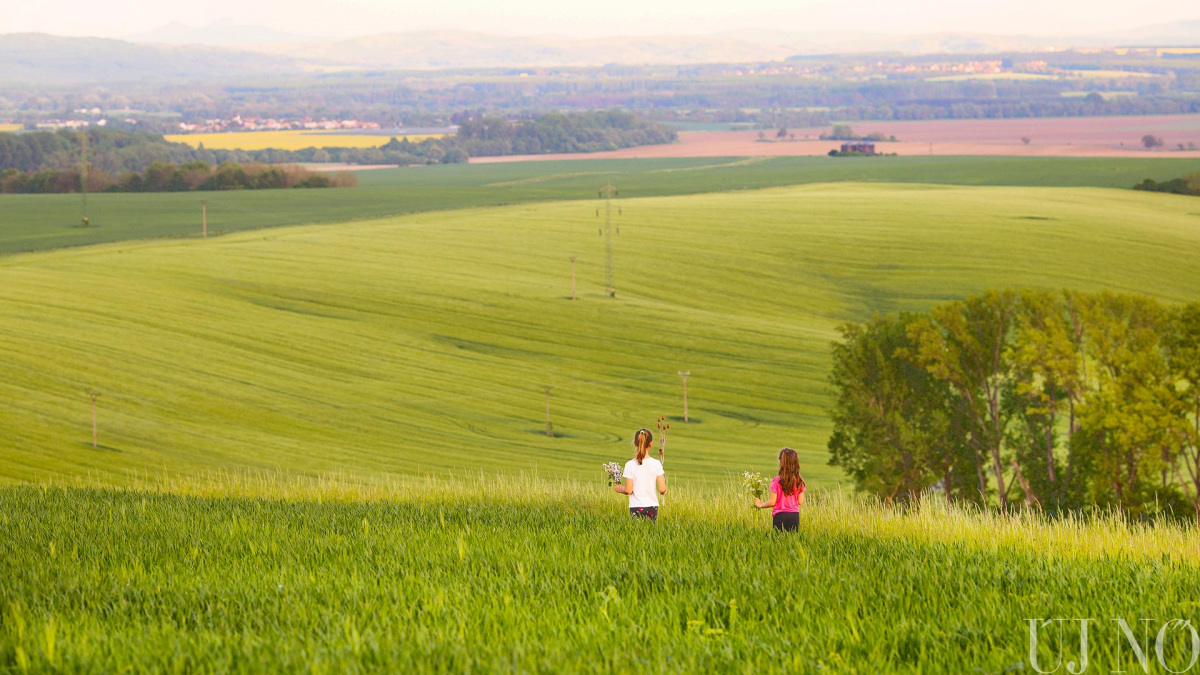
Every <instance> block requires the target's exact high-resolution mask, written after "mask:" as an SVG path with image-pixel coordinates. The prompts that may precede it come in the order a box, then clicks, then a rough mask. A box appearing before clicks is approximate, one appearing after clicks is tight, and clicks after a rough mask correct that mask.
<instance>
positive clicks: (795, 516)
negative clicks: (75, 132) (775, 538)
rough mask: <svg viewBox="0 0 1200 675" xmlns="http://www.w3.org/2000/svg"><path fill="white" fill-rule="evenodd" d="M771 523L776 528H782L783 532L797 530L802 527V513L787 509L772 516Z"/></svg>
mask: <svg viewBox="0 0 1200 675" xmlns="http://www.w3.org/2000/svg"><path fill="white" fill-rule="evenodd" d="M771 525H773V526H775V529H777V530H782V531H783V532H795V531H796V529H797V528H798V527H800V514H799V513H796V512H795V511H792V512H791V513H788V512H787V511H783V512H781V513H776V514H775V515H774V516H772V517H771Z"/></svg>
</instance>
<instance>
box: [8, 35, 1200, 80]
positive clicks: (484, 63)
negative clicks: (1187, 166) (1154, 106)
mask: <svg viewBox="0 0 1200 675" xmlns="http://www.w3.org/2000/svg"><path fill="white" fill-rule="evenodd" d="M134 37H136V38H137V39H138V40H139V42H130V41H123V40H110V39H101V38H67V37H55V36H51V35H45V34H40V33H17V34H8V35H0V83H55V84H58V83H68V82H121V81H131V80H154V79H166V78H171V79H189V78H205V77H233V76H246V75H257V74H270V75H286V74H292V73H303V72H311V71H313V70H324V69H327V68H346V67H349V68H371V69H406V68H414V69H422V68H495V67H517V68H519V67H533V66H599V65H605V64H610V63H620V64H697V63H741V62H755V61H773V60H782V59H784V58H787V57H789V56H805V55H813V54H852V53H863V52H899V53H904V54H938V53H975V54H980V53H989V52H1012V51H1040V50H1046V49H1062V48H1069V47H1105V46H1122V45H1130V46H1134V45H1137V46H1200V20H1196V21H1178V22H1172V23H1165V24H1157V25H1151V26H1142V27H1136V28H1131V29H1129V30H1126V31H1119V32H1113V33H1106V34H1095V35H1075V36H1071V35H1060V36H1027V35H988V34H971V33H931V34H924V35H886V34H878V33H864V32H860V31H851V30H846V31H822V32H789V31H781V30H736V31H728V32H725V33H720V34H715V35H658V36H639V37H607V38H587V39H577V38H567V37H557V36H540V37H536V36H517V37H513V36H501V35H492V34H487V33H478V32H469V31H426V32H414V33H384V34H379V35H368V36H363V37H358V38H353V39H348V40H304V39H300V37H299V36H296V35H293V34H289V33H283V32H280V31H275V30H272V29H269V28H264V27H261V26H244V25H239V24H235V23H232V22H229V21H223V22H218V23H215V24H212V25H210V26H207V27H203V28H194V27H191V26H186V25H182V24H171V25H168V26H163V27H162V28H160V29H158V30H155V31H151V32H149V33H142V34H139V35H137V36H134ZM146 42H152V43H154V44H145V43H146Z"/></svg>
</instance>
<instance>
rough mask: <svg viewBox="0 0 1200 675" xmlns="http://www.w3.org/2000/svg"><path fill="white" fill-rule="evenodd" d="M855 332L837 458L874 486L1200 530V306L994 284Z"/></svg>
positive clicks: (836, 360)
mask: <svg viewBox="0 0 1200 675" xmlns="http://www.w3.org/2000/svg"><path fill="white" fill-rule="evenodd" d="M840 333H841V336H842V340H841V341H840V342H837V343H835V344H834V347H833V369H832V372H831V375H830V382H831V384H832V385H833V389H834V394H835V396H834V405H833V408H832V410H831V416H832V421H833V434H832V436H831V437H830V440H829V450H830V452H831V458H830V464H831V465H833V466H837V467H841V468H842V469H844V470H845V471H846V473H847V474H848V475H849V476H850V477H851V478H852V479H853V481H854V483H855V485H856V487H857V488H858V489H859V490H861V491H865V492H868V493H871V494H873V495H877V496H879V497H881V498H883V499H886V500H901V501H902V500H906V499H911V498H912V497H914V496H916V495H918V494H920V493H922V492H925V491H929V490H933V491H934V492H937V493H940V494H942V495H944V497H945V499H946V500H947V501H948V502H953V501H958V502H972V503H976V504H980V505H990V506H998V507H999V508H1001V509H1005V510H1007V509H1010V508H1013V507H1014V506H1019V505H1021V504H1024V505H1025V506H1028V507H1036V508H1041V509H1045V510H1047V511H1068V510H1081V509H1086V508H1090V507H1093V506H1101V507H1115V508H1118V509H1120V510H1122V511H1123V512H1125V513H1127V514H1129V515H1130V516H1134V517H1157V516H1167V517H1184V516H1187V517H1191V518H1195V519H1196V521H1197V522H1198V523H1200V302H1192V303H1190V304H1187V305H1167V304H1163V303H1161V302H1159V301H1157V300H1155V299H1153V298H1149V297H1145V296H1139V295H1129V294H1115V293H1111V292H1102V293H1083V292H1076V291H1063V292H1050V291H1039V290H1029V291H1022V292H1014V291H1011V290H992V291H987V292H985V293H983V294H980V295H973V296H970V297H968V298H967V299H965V300H963V301H958V302H950V303H944V304H940V305H936V306H934V307H933V308H931V309H930V310H929V311H927V312H920V313H917V312H904V313H899V314H891V315H887V316H875V317H874V318H872V319H870V320H869V321H866V322H863V323H847V324H845V325H843V326H841V327H840Z"/></svg>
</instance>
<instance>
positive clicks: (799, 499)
mask: <svg viewBox="0 0 1200 675" xmlns="http://www.w3.org/2000/svg"><path fill="white" fill-rule="evenodd" d="M796 506H804V493H803V492H801V493H800V496H799V497H797V498H796Z"/></svg>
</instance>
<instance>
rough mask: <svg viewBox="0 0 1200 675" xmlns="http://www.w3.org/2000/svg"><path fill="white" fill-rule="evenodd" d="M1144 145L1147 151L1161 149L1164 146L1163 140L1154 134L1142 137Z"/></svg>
mask: <svg viewBox="0 0 1200 675" xmlns="http://www.w3.org/2000/svg"><path fill="white" fill-rule="evenodd" d="M1142 145H1144V146H1145V147H1146V149H1147V150H1153V149H1154V148H1161V147H1162V146H1163V139H1161V138H1159V137H1158V136H1155V135H1154V134H1146V135H1145V136H1142Z"/></svg>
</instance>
